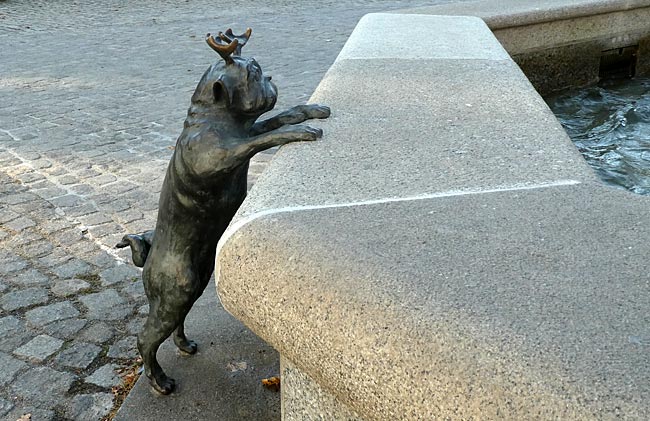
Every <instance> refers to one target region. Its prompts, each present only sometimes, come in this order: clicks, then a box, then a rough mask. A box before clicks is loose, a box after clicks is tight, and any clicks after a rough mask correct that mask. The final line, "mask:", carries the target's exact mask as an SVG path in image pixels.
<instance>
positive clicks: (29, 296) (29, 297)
mask: <svg viewBox="0 0 650 421" xmlns="http://www.w3.org/2000/svg"><path fill="white" fill-rule="evenodd" d="M47 300H48V296H47V290H46V289H44V288H28V289H23V290H18V291H13V292H9V293H7V294H5V295H4V296H3V297H2V299H0V306H2V309H3V310H5V311H14V310H18V309H20V308H23V307H30V306H33V305H36V304H43V303H45V302H46V301H47Z"/></svg>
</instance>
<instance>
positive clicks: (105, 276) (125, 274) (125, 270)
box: [99, 264, 142, 286]
mask: <svg viewBox="0 0 650 421" xmlns="http://www.w3.org/2000/svg"><path fill="white" fill-rule="evenodd" d="M140 276H142V272H141V271H139V270H138V269H137V268H136V267H134V266H131V265H126V264H124V265H116V266H114V267H111V268H108V269H106V270H104V271H102V272H101V273H100V274H99V277H100V278H101V280H102V286H110V285H113V284H116V283H118V282H124V281H133V280H138V279H139V278H140Z"/></svg>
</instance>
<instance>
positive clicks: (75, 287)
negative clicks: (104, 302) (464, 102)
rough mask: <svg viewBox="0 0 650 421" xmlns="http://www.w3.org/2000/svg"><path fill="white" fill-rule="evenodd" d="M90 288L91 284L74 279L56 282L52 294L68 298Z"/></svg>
mask: <svg viewBox="0 0 650 421" xmlns="http://www.w3.org/2000/svg"><path fill="white" fill-rule="evenodd" d="M88 288H90V284H89V283H88V282H86V281H84V280H82V279H77V278H72V279H64V280H63V281H56V282H55V283H54V285H52V289H51V291H52V293H53V294H54V295H57V296H59V297H68V296H70V295H75V294H76V293H78V292H79V291H83V290H85V289H88Z"/></svg>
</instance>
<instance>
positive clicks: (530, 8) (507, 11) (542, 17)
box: [389, 0, 650, 30]
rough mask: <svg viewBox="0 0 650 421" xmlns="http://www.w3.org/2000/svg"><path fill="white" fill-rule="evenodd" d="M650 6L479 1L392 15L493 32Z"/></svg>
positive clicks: (582, 0) (646, 2)
mask: <svg viewBox="0 0 650 421" xmlns="http://www.w3.org/2000/svg"><path fill="white" fill-rule="evenodd" d="M645 7H650V0H577V1H572V2H569V1H566V0H545V1H536V0H505V1H502V0H479V1H471V2H463V3H453V4H443V5H436V6H425V7H417V8H408V9H399V10H394V11H392V12H389V13H396V14H417V15H420V14H425V15H456V16H475V17H479V18H481V19H483V20H484V21H485V22H486V23H487V24H488V26H489V27H490V28H491V29H492V30H497V29H506V28H511V27H516V26H525V25H532V24H538V23H545V22H552V21H558V20H567V19H575V18H580V17H585V16H593V15H599V14H605V13H612V12H619V11H626V10H634V9H639V8H645Z"/></svg>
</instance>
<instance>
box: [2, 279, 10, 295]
mask: <svg viewBox="0 0 650 421" xmlns="http://www.w3.org/2000/svg"><path fill="white" fill-rule="evenodd" d="M7 288H9V287H8V286H7V284H5V283H4V282H2V281H0V294H1V293H3V292H5V291H6V290H7Z"/></svg>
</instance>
